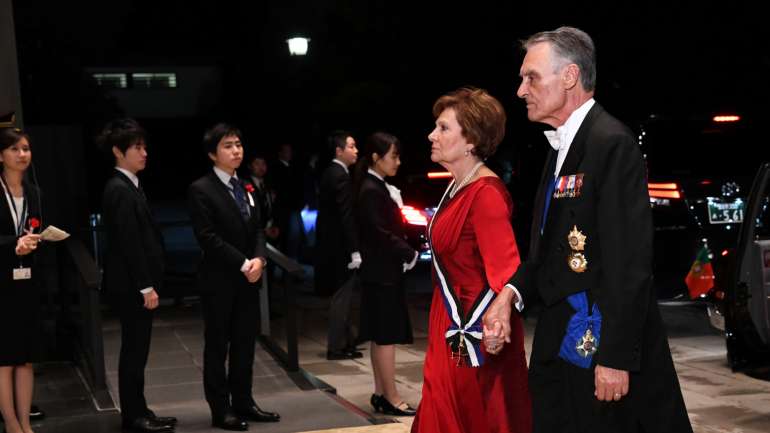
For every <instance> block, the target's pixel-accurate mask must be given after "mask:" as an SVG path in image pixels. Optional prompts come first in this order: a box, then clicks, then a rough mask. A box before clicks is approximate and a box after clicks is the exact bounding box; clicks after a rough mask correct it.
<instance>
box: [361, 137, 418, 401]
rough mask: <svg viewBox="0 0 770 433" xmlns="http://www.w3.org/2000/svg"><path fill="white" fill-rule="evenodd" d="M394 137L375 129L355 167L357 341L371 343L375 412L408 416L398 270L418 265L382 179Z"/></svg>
mask: <svg viewBox="0 0 770 433" xmlns="http://www.w3.org/2000/svg"><path fill="white" fill-rule="evenodd" d="M400 148H401V143H400V142H399V141H398V138H396V137H394V136H392V135H390V134H388V133H385V132H375V133H374V134H372V135H371V136H370V137H369V138H367V140H366V144H365V147H364V155H363V158H361V159H360V160H359V161H358V163H357V166H356V183H358V188H357V189H358V194H357V204H358V206H357V211H358V212H357V215H358V226H359V233H360V235H359V239H360V242H361V259H362V263H361V269H360V271H359V278H360V279H361V322H360V323H361V326H360V327H359V336H358V340H359V341H371V342H372V343H371V357H372V367H373V370H374V394H372V398H371V404H372V406H373V407H374V409H375V410H377V411H379V412H383V413H385V414H389V415H399V416H410V415H414V413H415V410H414V409H413V408H412V407H410V406H409V405H408V404H406V403H404V401H403V399H402V398H401V395H400V394H399V393H398V390H397V389H396V348H395V345H396V344H411V343H412V341H413V339H412V324H411V322H410V321H409V309H408V307H407V304H406V288H405V286H404V277H403V273H404V272H406V271H407V270H409V269H411V268H412V267H414V265H415V263H417V251H415V250H414V248H412V247H411V246H409V244H408V243H407V242H406V240H405V239H404V236H405V232H404V221H403V217H402V215H401V206H403V202H402V200H401V194H400V192H399V191H398V189H396V188H395V187H394V186H392V185H389V184H388V183H386V182H385V178H386V177H389V176H395V175H396V173H397V172H398V167H399V166H400V165H401V159H400V157H399V153H400Z"/></svg>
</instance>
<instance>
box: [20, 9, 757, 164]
mask: <svg viewBox="0 0 770 433" xmlns="http://www.w3.org/2000/svg"><path fill="white" fill-rule="evenodd" d="M674 3H681V2H666V3H661V4H660V5H656V4H653V3H649V2H645V3H643V4H635V3H628V4H625V3H623V2H606V4H596V3H594V2H571V3H567V4H562V3H555V2H550V3H549V2H530V3H527V4H519V2H510V1H506V2H503V1H499V2H492V1H484V0H479V1H473V2H462V3H450V2H440V3H439V2H420V1H415V0H412V1H409V2H405V1H400V0H398V1H362V0H336V1H332V0H318V1H298V0H261V1H249V2H246V1H244V2H234V1H226V0H225V1H218V2H206V1H180V0H170V1H148V0H142V1H140V0H133V1H130V0H126V1H121V2H104V1H101V2H94V1H90V2H77V4H78V6H77V8H73V7H72V3H68V2H40V1H32V0H30V1H24V2H21V1H16V2H15V5H14V7H15V14H16V27H17V28H16V30H17V41H18V44H19V58H20V60H19V63H20V69H21V77H22V97H23V103H24V110H25V118H26V121H27V122H28V123H30V124H34V123H38V124H39V123H49V122H65V123H68V122H69V123H77V124H84V125H86V129H87V130H88V128H89V125H91V127H92V128H93V127H95V125H98V124H100V123H102V122H103V121H104V120H105V118H106V117H109V116H110V115H111V114H112V111H111V107H110V106H109V104H107V105H105V102H104V98H103V96H102V95H100V94H99V92H98V91H97V90H95V89H92V88H89V87H87V86H85V85H84V84H83V78H82V77H83V73H82V69H83V67H87V66H153V65H165V66H173V65H215V66H219V67H221V68H222V70H223V73H224V84H225V96H224V98H223V101H221V103H220V104H219V106H218V107H217V108H216V109H215V110H213V111H212V112H210V113H204V114H203V115H202V116H201V117H200V118H198V119H186V120H180V121H177V122H165V123H163V122H154V123H152V122H151V123H152V126H153V127H154V128H155V130H156V131H159V130H163V129H164V128H165V129H166V130H165V131H164V132H163V133H160V132H156V134H158V135H162V134H166V136H168V135H171V134H172V133H173V134H174V136H176V137H178V138H179V140H180V141H188V140H190V141H196V142H198V141H199V137H200V134H201V131H202V130H203V128H204V127H205V126H206V124H207V123H210V122H213V121H214V120H220V119H227V120H231V121H234V122H236V123H237V124H239V125H241V126H242V128H243V129H244V130H245V132H246V134H247V138H248V137H250V138H251V139H252V142H254V141H259V142H260V145H271V144H275V143H277V142H279V141H283V140H289V141H294V142H295V143H297V144H299V145H300V147H305V148H312V147H314V146H315V147H317V146H318V145H319V143H320V142H321V139H322V137H323V136H324V135H325V134H326V133H327V132H328V131H329V130H331V129H334V128H346V129H351V130H353V131H354V132H355V133H356V134H357V135H359V136H362V135H363V134H367V133H369V132H371V131H372V130H374V129H377V128H382V129H386V130H389V131H392V132H394V133H395V134H396V135H398V136H400V137H401V139H402V141H403V142H405V143H406V144H407V145H408V146H407V147H409V145H412V147H413V148H414V149H415V150H414V155H415V157H414V159H420V158H422V159H423V160H425V159H427V153H426V152H422V150H423V147H424V146H426V145H427V139H426V138H425V136H426V135H427V133H428V132H429V131H430V129H431V128H432V122H433V119H432V117H431V114H430V108H431V105H432V103H433V101H434V100H435V99H436V98H437V97H438V96H440V95H441V94H443V93H445V92H447V91H449V90H452V89H454V88H457V87H459V86H461V85H466V84H470V85H476V86H480V87H484V88H487V89H488V90H490V92H491V93H492V94H493V95H495V96H497V97H498V98H499V99H500V100H501V101H502V102H503V104H504V105H505V107H506V109H507V111H508V114H509V118H510V120H509V128H508V136H507V137H506V142H505V143H504V146H503V147H505V145H506V144H507V145H508V146H509V147H513V146H518V145H519V144H518V143H519V142H521V141H522V140H524V141H526V139H523V138H522V137H527V136H531V134H532V132H533V131H535V132H536V131H537V128H536V127H534V126H532V125H529V124H528V123H527V122H526V120H525V111H524V107H523V104H521V103H520V102H519V101H518V100H516V98H515V94H514V93H515V89H516V87H517V85H518V67H519V63H520V61H521V58H522V53H521V52H520V51H519V50H518V48H517V41H518V40H519V39H522V38H525V37H526V36H528V35H530V34H532V33H534V32H537V31H541V30H548V29H553V28H556V27H558V26H560V25H573V26H576V27H580V28H582V29H584V30H586V31H587V32H589V34H591V35H592V36H593V38H594V40H595V43H596V45H597V50H598V71H599V73H598V80H599V81H598V88H597V94H596V97H597V100H598V101H600V102H601V103H602V104H603V105H604V106H605V107H607V108H608V109H609V110H610V111H611V112H613V113H615V114H616V116H618V117H619V118H621V119H622V120H625V121H626V122H628V123H633V122H635V121H637V120H639V119H641V118H644V117H646V116H647V115H649V114H650V113H664V112H672V113H687V112H691V111H705V112H712V111H718V110H725V109H729V110H738V111H740V112H741V113H744V114H747V113H759V114H762V112H758V111H757V108H758V107H759V106H760V105H761V103H762V102H764V101H765V100H767V99H768V97H769V96H770V84H769V83H770V82H769V81H768V80H767V78H766V77H767V76H768V75H769V74H770V49H768V43H769V42H770V32H768V30H767V27H768V26H767V24H766V23H764V22H761V21H760V18H761V17H760V14H759V13H758V11H757V7H756V6H754V7H744V6H741V5H740V4H739V2H721V3H719V4H716V5H711V6H704V5H703V3H701V2H687V4H674ZM295 33H301V34H303V35H306V36H308V37H310V38H311V45H310V52H309V55H308V56H306V57H304V58H291V57H289V56H288V50H287V47H286V43H285V39H286V38H287V37H289V36H291V35H293V34H295ZM148 129H150V128H148ZM172 129H173V131H171V130H172ZM151 132H152V131H151ZM361 138H363V137H361ZM408 153H409V152H408V151H407V154H408Z"/></svg>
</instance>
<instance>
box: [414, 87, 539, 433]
mask: <svg viewBox="0 0 770 433" xmlns="http://www.w3.org/2000/svg"><path fill="white" fill-rule="evenodd" d="M433 114H434V116H436V128H435V129H434V130H433V132H432V133H431V134H430V136H429V139H430V141H431V143H432V147H431V160H433V161H434V162H437V163H439V164H441V165H442V166H444V167H445V168H446V169H447V170H449V171H450V172H451V173H452V175H453V177H454V181H453V182H452V183H451V184H450V187H449V189H448V190H447V192H446V193H445V194H444V197H443V198H442V201H441V204H440V205H439V208H438V210H437V212H436V214H435V215H434V217H433V221H432V222H431V225H430V227H429V229H428V230H429V236H430V242H431V248H432V252H433V256H434V271H433V281H434V293H433V301H432V303H431V309H430V322H429V330H428V350H427V353H426V356H425V367H424V371H423V374H424V381H423V389H422V401H421V402H420V406H419V408H418V409H417V416H416V418H415V420H414V423H413V424H412V432H413V433H439V432H440V433H487V432H490V433H492V432H495V433H497V432H501V433H502V432H513V433H529V432H530V431H531V424H532V422H531V417H532V414H531V405H530V397H529V388H528V385H527V363H526V358H525V354H524V335H523V329H522V323H521V318H520V317H519V316H517V315H513V316H512V317H511V330H512V332H511V343H510V344H505V345H504V346H503V348H502V350H501V351H500V352H499V353H498V354H497V355H487V353H486V348H485V347H484V344H483V343H482V342H481V317H482V316H483V312H484V311H485V307H486V306H487V305H488V304H489V302H491V299H492V298H493V297H494V294H495V293H499V292H500V291H501V290H510V289H509V288H507V287H504V285H505V283H506V282H507V281H508V279H509V277H510V276H511V275H513V273H514V272H515V271H516V268H517V267H518V266H519V253H518V250H517V248H516V240H515V238H514V235H513V230H512V229H511V224H510V217H511V210H512V203H511V199H510V196H509V195H508V192H507V190H506V189H505V185H504V184H503V182H502V181H501V180H500V179H499V178H498V177H497V176H496V175H495V174H494V173H493V172H492V171H491V170H490V169H489V168H487V167H485V166H484V165H483V161H484V159H486V158H487V157H489V156H490V155H491V154H493V153H494V151H495V150H496V148H497V145H498V144H499V143H500V141H501V140H502V138H503V135H504V133H505V112H504V110H503V108H502V106H501V105H500V103H499V102H498V101H497V100H496V99H495V98H493V97H492V96H490V95H489V94H488V93H486V92H485V91H484V90H480V89H474V88H461V89H459V90H456V91H454V92H451V93H449V94H447V95H444V96H442V97H441V98H439V99H438V101H436V103H435V104H434V106H433Z"/></svg>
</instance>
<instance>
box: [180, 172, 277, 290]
mask: <svg viewBox="0 0 770 433" xmlns="http://www.w3.org/2000/svg"><path fill="white" fill-rule="evenodd" d="M246 194H251V193H249V192H248V191H247V192H246ZM252 198H254V197H253V194H252ZM188 200H189V208H190V216H191V217H192V224H193V231H194V232H195V237H196V238H197V239H198V244H199V245H200V247H201V249H202V250H203V257H202V259H201V264H200V268H199V270H198V274H199V279H198V281H199V284H200V287H199V288H200V290H201V292H212V291H216V290H230V289H233V288H236V287H239V286H241V285H248V284H249V282H248V280H246V277H245V276H244V275H243V273H242V272H241V267H242V266H243V263H244V261H246V260H247V259H253V258H255V257H265V256H266V250H265V232H264V230H263V224H262V222H261V218H260V213H259V207H254V206H251V205H249V208H250V216H249V218H248V220H246V219H244V218H243V216H241V213H240V210H239V209H238V205H237V204H236V202H235V198H233V196H232V195H231V194H230V191H229V189H228V188H227V187H226V186H225V184H224V183H222V181H221V180H220V179H219V178H218V177H217V175H216V174H215V173H214V171H213V170H212V171H210V172H209V173H208V174H206V175H205V176H203V177H201V178H200V179H198V180H196V181H195V182H193V183H192V185H190V188H189V190H188ZM254 203H255V204H256V201H254Z"/></svg>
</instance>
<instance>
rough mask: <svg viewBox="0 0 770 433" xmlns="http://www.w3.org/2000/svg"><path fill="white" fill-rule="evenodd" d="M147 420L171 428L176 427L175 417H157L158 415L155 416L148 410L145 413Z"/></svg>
mask: <svg viewBox="0 0 770 433" xmlns="http://www.w3.org/2000/svg"><path fill="white" fill-rule="evenodd" d="M147 418H149V419H151V420H153V421H155V422H159V423H161V424H168V425H172V426H176V424H177V419H176V417H173V416H158V415H155V412H153V411H151V410H149V409H148V411H147Z"/></svg>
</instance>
